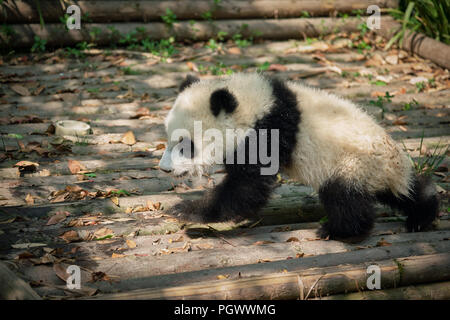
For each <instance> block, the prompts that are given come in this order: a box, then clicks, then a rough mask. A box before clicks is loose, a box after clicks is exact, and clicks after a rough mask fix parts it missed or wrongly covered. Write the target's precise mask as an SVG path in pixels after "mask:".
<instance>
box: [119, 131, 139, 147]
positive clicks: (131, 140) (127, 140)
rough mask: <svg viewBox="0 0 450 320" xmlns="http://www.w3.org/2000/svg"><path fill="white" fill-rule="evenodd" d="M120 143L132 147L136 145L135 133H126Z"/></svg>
mask: <svg viewBox="0 0 450 320" xmlns="http://www.w3.org/2000/svg"><path fill="white" fill-rule="evenodd" d="M120 142H122V143H124V144H127V145H129V146H132V145H133V144H135V143H136V138H135V137H134V133H133V131H127V132H125V134H124V135H123V136H122V139H120Z"/></svg>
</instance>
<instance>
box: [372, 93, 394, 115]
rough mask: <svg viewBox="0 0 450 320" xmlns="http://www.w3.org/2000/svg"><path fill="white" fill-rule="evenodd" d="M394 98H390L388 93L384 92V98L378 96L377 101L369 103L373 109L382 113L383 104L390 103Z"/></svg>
mask: <svg viewBox="0 0 450 320" xmlns="http://www.w3.org/2000/svg"><path fill="white" fill-rule="evenodd" d="M393 97H394V96H391V95H390V94H389V92H388V91H386V94H385V95H384V96H378V97H377V100H371V101H369V103H370V104H371V105H373V106H375V107H378V108H381V109H383V111H384V103H385V102H392V100H391V98H393Z"/></svg>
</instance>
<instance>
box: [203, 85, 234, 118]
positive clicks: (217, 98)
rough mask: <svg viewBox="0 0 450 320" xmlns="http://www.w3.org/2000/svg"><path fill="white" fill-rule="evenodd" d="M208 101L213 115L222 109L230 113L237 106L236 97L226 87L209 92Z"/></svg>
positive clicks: (216, 114)
mask: <svg viewBox="0 0 450 320" xmlns="http://www.w3.org/2000/svg"><path fill="white" fill-rule="evenodd" d="M209 103H210V108H211V112H212V114H213V115H214V116H215V117H217V116H218V115H219V113H220V111H222V110H225V112H226V113H231V112H233V111H234V110H235V109H236V108H237V106H238V102H237V100H236V97H235V96H234V95H233V94H232V93H231V92H230V91H228V89H226V88H224V89H217V90H216V91H214V92H213V93H212V94H211V97H210V99H209Z"/></svg>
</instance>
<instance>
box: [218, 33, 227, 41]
mask: <svg viewBox="0 0 450 320" xmlns="http://www.w3.org/2000/svg"><path fill="white" fill-rule="evenodd" d="M227 35H228V32H226V31H219V32H217V40H219V41H224V40H225V37H226V36H227Z"/></svg>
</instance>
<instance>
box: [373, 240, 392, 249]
mask: <svg viewBox="0 0 450 320" xmlns="http://www.w3.org/2000/svg"><path fill="white" fill-rule="evenodd" d="M390 245H392V243H390V242H387V241H386V240H384V238H381V240H380V241H378V242H377V244H376V246H377V247H388V246H390Z"/></svg>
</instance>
